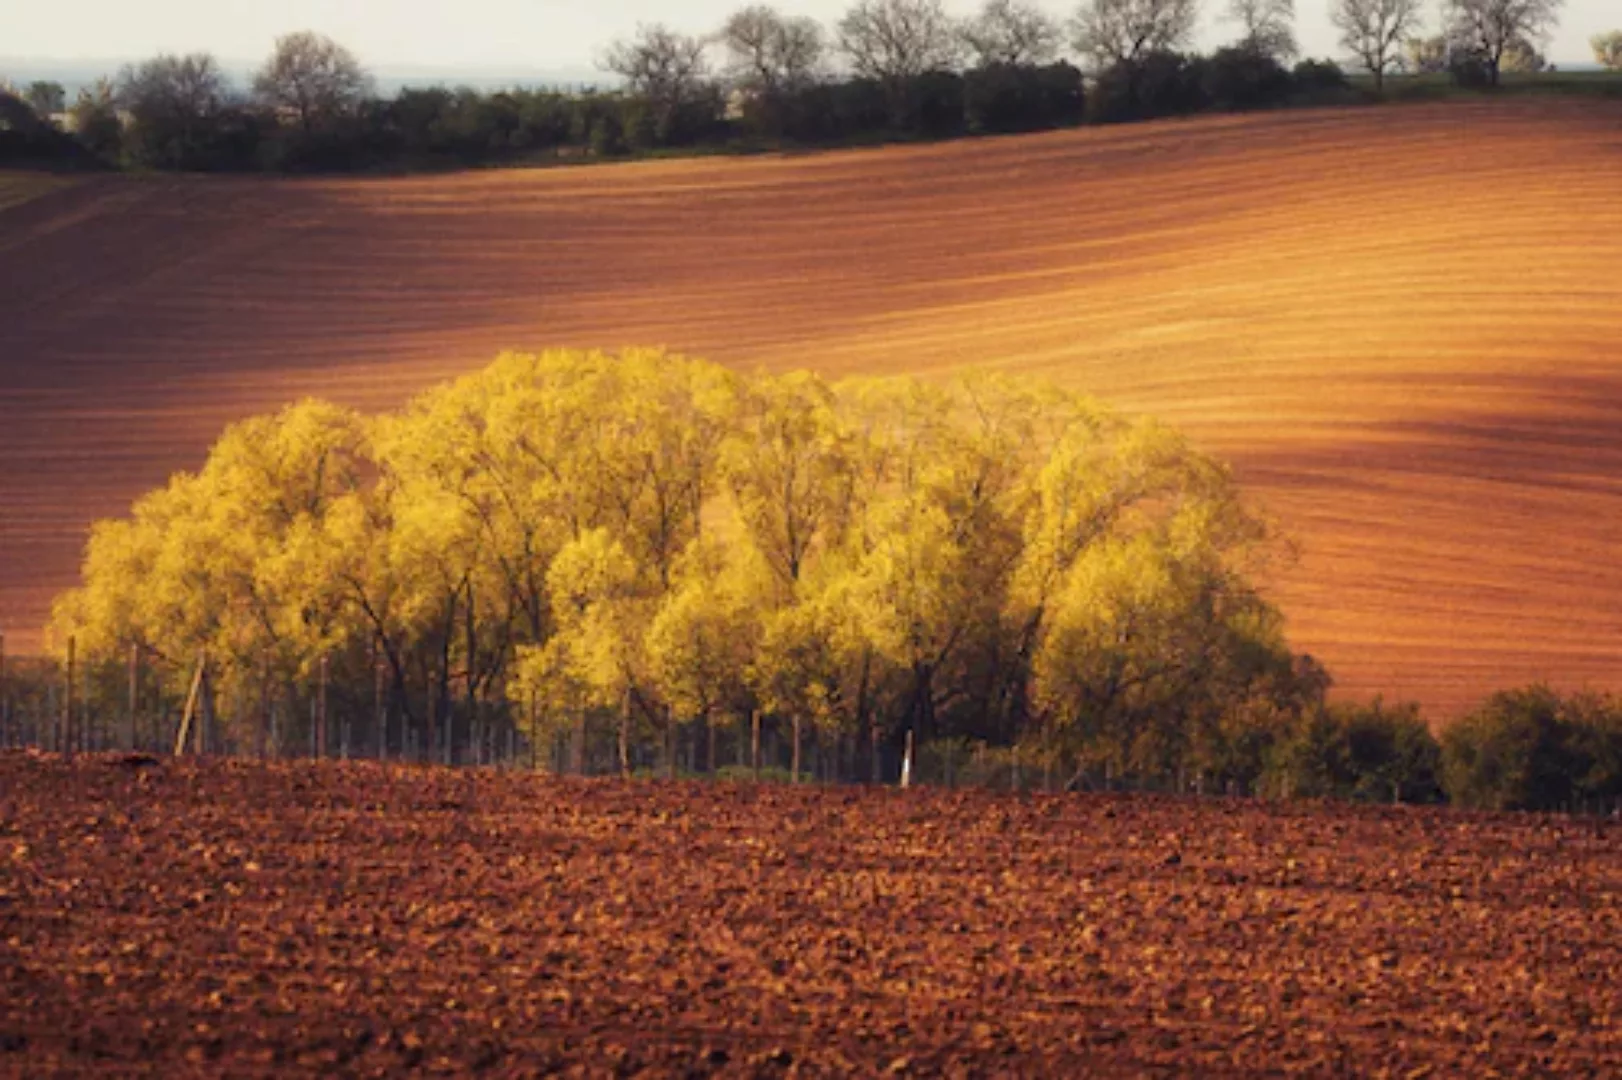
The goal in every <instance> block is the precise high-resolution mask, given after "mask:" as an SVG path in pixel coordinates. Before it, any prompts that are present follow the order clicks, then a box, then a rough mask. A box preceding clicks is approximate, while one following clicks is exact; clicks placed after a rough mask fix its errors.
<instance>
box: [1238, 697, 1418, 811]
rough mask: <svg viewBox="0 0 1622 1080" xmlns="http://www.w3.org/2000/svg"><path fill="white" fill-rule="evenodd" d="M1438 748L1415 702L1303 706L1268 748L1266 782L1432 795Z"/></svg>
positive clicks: (1322, 791) (1320, 791)
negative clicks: (1295, 719)
mask: <svg viewBox="0 0 1622 1080" xmlns="http://www.w3.org/2000/svg"><path fill="white" fill-rule="evenodd" d="M1441 760H1442V750H1441V747H1440V746H1439V745H1438V743H1437V741H1436V739H1435V738H1434V737H1433V736H1432V735H1431V733H1430V729H1429V728H1428V727H1426V726H1425V722H1424V721H1423V720H1422V719H1421V718H1420V715H1419V708H1418V706H1415V705H1399V706H1395V707H1388V706H1386V705H1385V703H1384V702H1383V701H1381V700H1380V699H1379V698H1376V699H1375V700H1374V702H1373V703H1372V704H1370V705H1367V706H1350V705H1337V706H1332V707H1329V708H1324V709H1319V710H1317V711H1315V712H1312V713H1308V714H1306V715H1305V716H1303V718H1302V719H1301V720H1300V721H1299V723H1298V724H1297V725H1296V727H1295V729H1294V730H1293V731H1291V732H1290V734H1289V735H1288V736H1287V737H1286V738H1284V739H1283V740H1282V741H1281V742H1280V743H1279V744H1278V745H1277V746H1276V748H1275V751H1274V757H1273V761H1272V769H1271V774H1270V779H1271V786H1272V787H1273V788H1274V789H1275V790H1277V791H1279V793H1281V794H1284V795H1301V796H1308V797H1318V798H1341V799H1360V800H1367V801H1371V802H1435V801H1437V800H1438V799H1439V798H1440V797H1441V793H1442V792H1441V784H1440V782H1439V775H1440V771H1441Z"/></svg>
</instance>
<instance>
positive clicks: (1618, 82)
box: [1351, 71, 1622, 101]
mask: <svg viewBox="0 0 1622 1080" xmlns="http://www.w3.org/2000/svg"><path fill="white" fill-rule="evenodd" d="M1502 79H1503V83H1502V85H1500V86H1498V87H1496V88H1491V89H1489V88H1481V87H1462V86H1455V85H1454V84H1453V79H1452V76H1450V75H1446V74H1441V73H1437V74H1426V75H1387V76H1386V78H1385V95H1384V96H1385V97H1386V98H1387V99H1389V100H1392V101H1436V100H1440V99H1443V98H1451V97H1474V98H1480V97H1492V96H1500V95H1511V94H1513V95H1516V96H1522V95H1531V94H1567V95H1573V96H1578V97H1600V98H1622V71H1540V72H1537V73H1535V74H1534V73H1531V72H1510V71H1506V72H1505V73H1504V74H1503V76H1502ZM1351 83H1352V85H1353V86H1355V87H1357V88H1358V89H1360V90H1364V91H1368V92H1371V93H1372V92H1373V90H1374V77H1373V76H1371V75H1353V76H1351Z"/></svg>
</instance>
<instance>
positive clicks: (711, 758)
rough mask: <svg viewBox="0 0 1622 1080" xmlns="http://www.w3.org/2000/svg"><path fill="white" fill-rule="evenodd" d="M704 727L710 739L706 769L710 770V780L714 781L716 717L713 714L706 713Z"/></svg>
mask: <svg viewBox="0 0 1622 1080" xmlns="http://www.w3.org/2000/svg"><path fill="white" fill-rule="evenodd" d="M704 727H705V728H706V729H707V732H708V735H709V739H710V746H709V753H708V754H707V755H706V756H707V758H708V760H707V761H706V762H705V767H706V769H707V770H708V772H709V774H710V778H711V779H714V777H715V717H714V715H713V714H711V713H705V714H704Z"/></svg>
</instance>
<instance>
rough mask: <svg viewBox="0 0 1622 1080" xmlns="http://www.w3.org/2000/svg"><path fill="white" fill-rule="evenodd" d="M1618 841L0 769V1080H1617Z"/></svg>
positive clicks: (1077, 799)
mask: <svg viewBox="0 0 1622 1080" xmlns="http://www.w3.org/2000/svg"><path fill="white" fill-rule="evenodd" d="M1619 841H1622V826H1619V825H1617V824H1614V823H1608V822H1598V821H1579V820H1572V819H1561V818H1539V817H1532V816H1514V815H1499V816H1484V815H1469V814H1464V813H1458V812H1449V811H1439V810H1421V809H1409V808H1400V807H1397V808H1362V809H1358V808H1352V807H1344V806H1332V805H1331V806H1325V805H1313V804H1281V805H1270V804H1267V803H1261V802H1252V801H1238V800H1221V799H1211V800H1192V799H1169V798H1153V797H1143V796H1138V797H1128V796H1099V795H1091V796H1050V797H1040V796H1036V797H1027V798H1018V797H1010V796H1004V795H994V794H989V793H983V792H982V793H963V792H946V791H938V790H937V791H925V790H916V789H915V790H914V791H911V792H897V791H894V790H864V789H838V788H835V789H817V788H810V787H802V788H797V789H794V788H787V787H755V786H748V785H742V786H728V785H715V786H712V785H705V784H687V785H675V784H662V783H634V784H621V783H619V782H617V781H574V780H557V779H546V778H540V777H531V776H524V775H501V774H496V773H489V772H481V771H473V770H465V771H461V772H454V771H448V770H438V769H436V770H421V769H413V768H406V767H387V766H377V765H351V766H343V765H338V764H328V765H315V764H308V763H304V764H290V765H268V766H267V765H259V764H244V763H225V762H212V763H205V764H201V765H198V764H193V763H184V762H183V763H175V762H165V763H163V764H152V765H148V766H141V767H137V766H131V765H129V764H126V763H121V762H120V761H119V760H118V759H116V758H111V757H97V758H89V759H86V758H80V759H79V760H77V761H76V762H72V763H64V762H62V761H61V760H60V759H53V758H48V757H41V756H26V755H23V754H20V753H9V754H4V755H0V1074H4V1075H18V1076H22V1075H26V1076H30V1077H39V1076H50V1075H82V1074H84V1073H86V1072H91V1071H103V1072H116V1073H120V1074H125V1073H129V1072H144V1073H147V1074H151V1075H160V1076H182V1075H198V1076H219V1075H238V1076H248V1075H269V1074H276V1075H286V1074H289V1073H308V1074H322V1075H332V1074H334V1073H341V1074H342V1075H352V1076H366V1075H380V1074H385V1073H396V1072H399V1071H401V1070H402V1069H405V1068H421V1069H424V1070H430V1071H447V1070H457V1071H474V1070H488V1071H490V1072H492V1073H494V1074H497V1075H501V1074H511V1073H517V1074H524V1075H535V1074H537V1073H540V1072H542V1071H546V1072H551V1071H569V1070H581V1071H588V1072H590V1073H593V1074H603V1073H608V1072H621V1073H626V1072H631V1071H635V1070H644V1069H645V1070H652V1071H654V1072H656V1073H658V1074H661V1075H680V1074H687V1075H706V1074H710V1073H721V1074H726V1075H778V1074H781V1073H784V1072H789V1071H798V1072H800V1073H803V1074H807V1075H849V1074H851V1073H853V1072H855V1073H869V1074H871V1073H876V1072H881V1071H885V1070H891V1071H895V1072H903V1073H918V1074H924V1075H940V1074H947V1075H1027V1076H1028V1075H1038V1074H1040V1075H1053V1076H1081V1075H1121V1074H1132V1075H1143V1074H1146V1073H1147V1074H1155V1073H1167V1072H1176V1073H1177V1074H1179V1075H1201V1076H1220V1075H1230V1074H1237V1073H1243V1074H1248V1075H1255V1074H1280V1073H1310V1074H1316V1075H1326V1074H1330V1073H1335V1074H1350V1075H1368V1076H1379V1075H1438V1076H1485V1075H1496V1074H1501V1073H1505V1072H1509V1073H1519V1074H1527V1073H1538V1074H1542V1075H1552V1074H1563V1075H1578V1074H1582V1075H1616V1074H1617V1073H1618V1071H1619V1070H1622V1030H1619V1028H1618V1021H1619V1019H1622V981H1619V980H1618V979H1617V977H1616V973H1617V971H1618V970H1619V965H1622V849H1619V847H1618V843H1619Z"/></svg>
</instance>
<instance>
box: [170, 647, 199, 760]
mask: <svg viewBox="0 0 1622 1080" xmlns="http://www.w3.org/2000/svg"><path fill="white" fill-rule="evenodd" d="M202 691H203V653H202V652H199V653H198V654H197V670H196V671H194V672H192V677H191V689H190V690H189V691H187V693H186V708H185V710H184V711H183V712H182V713H181V714H180V730H179V731H178V732H177V733H176V734H175V757H179V756H180V755H182V754H184V753H185V752H186V736H187V735H189V734H190V733H191V724H192V715H193V713H195V712H196V710H197V698H198V696H199V695H200V694H201V693H202Z"/></svg>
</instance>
